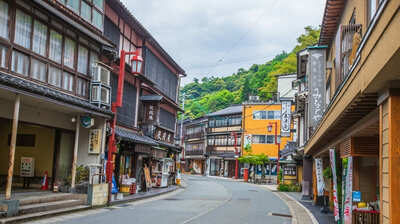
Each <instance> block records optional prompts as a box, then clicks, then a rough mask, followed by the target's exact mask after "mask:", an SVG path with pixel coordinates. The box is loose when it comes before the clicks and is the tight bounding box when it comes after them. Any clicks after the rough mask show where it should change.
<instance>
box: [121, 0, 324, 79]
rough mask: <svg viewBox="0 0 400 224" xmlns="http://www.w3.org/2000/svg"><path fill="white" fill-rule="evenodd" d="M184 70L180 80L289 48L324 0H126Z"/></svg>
mask: <svg viewBox="0 0 400 224" xmlns="http://www.w3.org/2000/svg"><path fill="white" fill-rule="evenodd" d="M122 2H123V3H124V4H125V5H126V6H127V7H128V9H129V10H130V11H131V12H132V14H133V15H134V16H135V17H136V18H137V19H138V20H139V21H140V22H141V23H142V24H143V25H144V27H146V28H147V29H148V30H149V31H150V33H151V34H152V35H153V36H154V37H155V38H156V39H157V41H158V42H159V43H160V44H161V46H162V47H163V48H164V49H165V50H166V51H167V52H168V53H169V54H170V55H171V56H172V57H173V58H174V60H175V61H176V62H177V63H178V64H179V65H180V66H181V67H182V68H183V69H184V70H185V71H186V73H187V75H188V76H187V77H186V78H185V79H184V80H182V81H183V83H188V82H191V81H192V80H193V78H194V77H196V78H199V79H201V78H202V77H205V76H211V75H214V76H227V75H231V74H232V73H235V72H236V71H237V70H238V69H239V68H245V69H248V68H249V67H250V66H251V65H252V64H262V63H265V62H266V61H268V60H270V59H272V58H273V57H274V56H275V55H276V54H278V53H280V52H281V51H282V50H285V51H287V52H289V51H291V50H292V48H293V47H294V46H295V44H296V37H297V36H299V35H300V34H301V33H302V32H303V31H304V27H305V26H307V25H312V26H315V27H316V26H318V25H320V23H321V21H322V14H323V11H324V6H325V0H169V1H166V0H145V1H144V0H122Z"/></svg>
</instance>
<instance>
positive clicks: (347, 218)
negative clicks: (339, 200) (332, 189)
mask: <svg viewBox="0 0 400 224" xmlns="http://www.w3.org/2000/svg"><path fill="white" fill-rule="evenodd" d="M352 192H353V157H352V156H350V157H348V158H347V175H346V195H345V201H344V210H343V216H344V223H345V224H347V223H349V224H351V222H352V212H353V208H352V205H353V200H352V195H353V193H352Z"/></svg>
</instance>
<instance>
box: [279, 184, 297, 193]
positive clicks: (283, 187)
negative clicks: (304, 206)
mask: <svg viewBox="0 0 400 224" xmlns="http://www.w3.org/2000/svg"><path fill="white" fill-rule="evenodd" d="M277 189H278V191H284V192H300V191H301V185H300V184H279V185H278V188H277Z"/></svg>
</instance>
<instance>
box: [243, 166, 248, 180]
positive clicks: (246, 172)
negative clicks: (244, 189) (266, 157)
mask: <svg viewBox="0 0 400 224" xmlns="http://www.w3.org/2000/svg"><path fill="white" fill-rule="evenodd" d="M243 171H244V174H243V178H244V182H247V181H248V180H249V169H248V168H243Z"/></svg>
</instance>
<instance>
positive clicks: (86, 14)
mask: <svg viewBox="0 0 400 224" xmlns="http://www.w3.org/2000/svg"><path fill="white" fill-rule="evenodd" d="M90 14H91V9H90V5H88V4H87V3H86V2H85V1H82V3H81V16H82V18H84V19H85V20H87V21H88V22H90Z"/></svg>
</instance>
